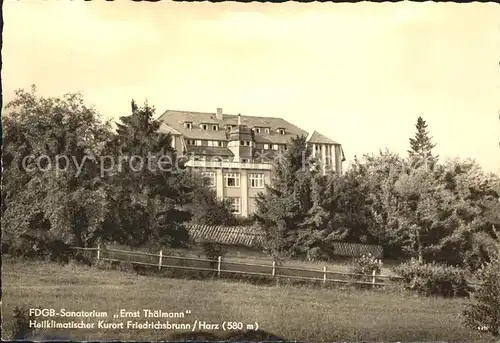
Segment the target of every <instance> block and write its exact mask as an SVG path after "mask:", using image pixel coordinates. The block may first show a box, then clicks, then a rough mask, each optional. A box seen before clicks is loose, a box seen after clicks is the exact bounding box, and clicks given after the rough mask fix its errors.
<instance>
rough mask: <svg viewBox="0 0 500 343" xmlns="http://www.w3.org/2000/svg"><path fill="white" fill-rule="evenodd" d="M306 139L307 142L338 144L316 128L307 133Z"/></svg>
mask: <svg viewBox="0 0 500 343" xmlns="http://www.w3.org/2000/svg"><path fill="white" fill-rule="evenodd" d="M307 141H308V142H309V143H318V144H339V143H337V142H335V141H333V140H331V139H330V138H328V137H326V136H325V135H322V134H321V133H319V132H318V131H316V130H315V131H313V132H312V133H311V134H310V135H309V137H308V139H307Z"/></svg>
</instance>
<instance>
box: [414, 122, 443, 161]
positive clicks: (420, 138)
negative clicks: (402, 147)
mask: <svg viewBox="0 0 500 343" xmlns="http://www.w3.org/2000/svg"><path fill="white" fill-rule="evenodd" d="M415 127H416V129H417V132H416V133H415V137H414V138H410V150H408V155H409V158H410V163H411V165H412V166H413V167H415V168H418V167H425V168H426V169H428V170H432V169H433V168H434V165H435V164H436V162H437V160H438V157H439V156H433V154H432V149H434V148H435V147H436V144H434V143H433V142H432V137H430V136H429V131H427V123H426V122H425V120H424V119H423V118H422V117H418V119H417V124H416V125H415Z"/></svg>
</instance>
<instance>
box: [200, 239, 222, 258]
mask: <svg viewBox="0 0 500 343" xmlns="http://www.w3.org/2000/svg"><path fill="white" fill-rule="evenodd" d="M201 247H202V249H203V252H204V253H205V256H206V257H207V259H209V260H217V259H218V258H219V256H224V255H225V254H226V253H227V247H226V246H225V245H223V244H218V243H212V242H202V244H201Z"/></svg>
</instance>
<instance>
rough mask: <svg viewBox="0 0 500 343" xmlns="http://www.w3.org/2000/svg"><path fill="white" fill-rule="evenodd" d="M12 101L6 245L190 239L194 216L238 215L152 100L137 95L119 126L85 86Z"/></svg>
mask: <svg viewBox="0 0 500 343" xmlns="http://www.w3.org/2000/svg"><path fill="white" fill-rule="evenodd" d="M4 110H6V111H7V112H8V113H7V114H4V115H3V118H2V129H3V145H2V169H3V178H2V227H3V237H2V251H3V252H8V253H11V254H13V255H26V256H28V255H40V254H57V252H58V251H61V250H63V248H64V247H65V246H66V247H67V246H71V245H72V246H95V245H96V244H97V243H98V242H103V241H107V242H115V243H119V244H123V245H127V246H141V245H150V246H151V245H156V246H175V247H181V246H183V245H186V244H188V242H189V235H188V231H187V230H186V227H185V224H186V223H187V222H189V221H191V220H195V221H200V222H203V223H208V224H210V223H211V222H224V223H234V222H235V221H236V218H234V216H233V215H232V213H231V212H230V211H229V207H228V205H227V204H226V203H225V202H221V201H219V200H217V198H216V197H215V194H214V192H212V191H211V190H210V189H208V188H206V187H204V185H203V180H202V179H201V178H200V177H199V176H198V175H196V174H192V173H189V172H187V171H186V170H185V169H184V166H183V160H182V159H178V158H177V157H178V156H176V152H175V151H174V150H173V149H172V147H171V144H170V141H171V138H172V137H171V136H170V135H169V134H163V133H160V132H159V131H158V129H159V127H160V123H159V122H158V121H156V120H154V118H153V116H154V112H155V109H154V107H152V106H149V105H148V104H147V103H146V104H144V105H143V106H138V105H137V104H136V103H135V102H134V101H132V104H131V112H130V114H129V115H126V116H123V117H121V118H120V119H119V122H118V123H117V124H116V128H113V125H112V123H111V122H109V121H104V120H103V119H102V117H101V116H100V115H99V114H98V113H97V112H96V110H95V109H94V108H92V107H89V106H87V105H85V103H84V100H83V98H82V96H81V95H79V94H67V95H65V96H63V97H61V98H45V97H40V96H38V95H37V93H36V89H35V87H33V89H32V90H31V91H30V92H26V91H24V90H19V91H17V92H16V97H15V99H14V100H13V101H11V102H10V103H9V104H8V105H7V106H6V108H5V109H4ZM4 113H5V112H4Z"/></svg>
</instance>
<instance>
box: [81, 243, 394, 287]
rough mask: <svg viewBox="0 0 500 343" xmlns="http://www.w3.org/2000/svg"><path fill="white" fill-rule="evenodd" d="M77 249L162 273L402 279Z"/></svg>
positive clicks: (365, 281) (376, 282)
mask: <svg viewBox="0 0 500 343" xmlns="http://www.w3.org/2000/svg"><path fill="white" fill-rule="evenodd" d="M73 249H76V250H84V251H95V252H96V253H97V256H96V259H97V262H98V263H99V261H109V262H128V263H131V264H132V265H137V266H148V267H155V268H158V270H159V271H161V270H168V269H172V270H175V269H177V270H191V271H203V272H212V273H213V275H217V276H218V277H221V274H222V275H231V274H233V275H241V276H245V275H246V276H254V277H255V276H257V277H266V278H284V279H291V280H299V281H311V282H312V281H315V282H322V283H344V284H358V285H366V286H371V287H373V288H374V287H377V286H384V285H386V284H387V283H386V282H384V280H401V279H402V278H401V277H397V276H389V275H377V274H376V273H375V271H374V272H373V273H372V275H366V274H354V273H345V272H340V271H334V270H328V268H327V266H324V267H323V269H322V270H318V269H305V268H296V267H287V266H278V265H277V264H276V263H275V262H272V264H257V263H241V262H232V261H224V260H223V258H222V257H220V256H219V257H218V259H217V260H209V259H202V258H192V257H179V256H169V255H164V254H163V251H162V250H160V252H159V253H158V254H151V253H146V252H138V251H125V250H118V249H109V248H106V247H101V246H98V247H97V248H73Z"/></svg>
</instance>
